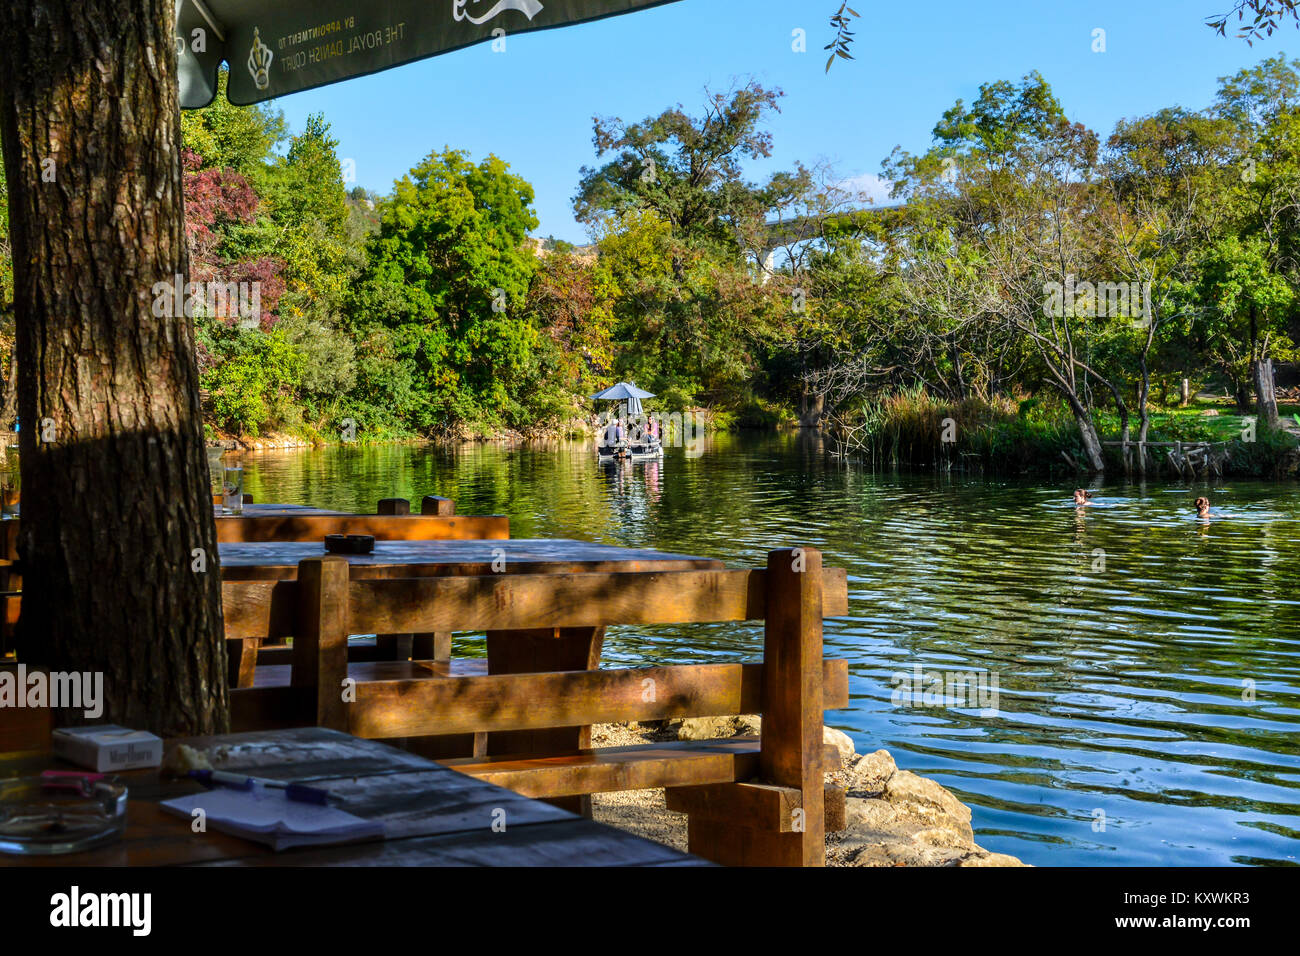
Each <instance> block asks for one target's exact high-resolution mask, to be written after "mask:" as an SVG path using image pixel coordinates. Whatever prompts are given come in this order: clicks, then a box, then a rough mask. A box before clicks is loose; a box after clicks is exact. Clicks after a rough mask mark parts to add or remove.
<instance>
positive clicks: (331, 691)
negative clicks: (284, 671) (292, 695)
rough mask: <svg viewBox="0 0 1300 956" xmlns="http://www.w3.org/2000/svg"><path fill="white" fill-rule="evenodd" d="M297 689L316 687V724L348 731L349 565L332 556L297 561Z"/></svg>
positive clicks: (345, 561) (295, 656) (294, 663)
mask: <svg viewBox="0 0 1300 956" xmlns="http://www.w3.org/2000/svg"><path fill="white" fill-rule="evenodd" d="M294 631H295V633H294V638H293V678H292V681H291V683H292V684H293V686H294V687H314V688H315V689H316V725H317V726H318V727H328V728H330V729H331V730H342V731H346V730H347V729H348V718H347V704H345V703H344V702H343V680H344V678H346V677H347V676H348V562H347V559H346V558H342V557H337V556H330V557H325V558H307V559H305V560H303V561H300V562H298V625H297V627H295V628H294Z"/></svg>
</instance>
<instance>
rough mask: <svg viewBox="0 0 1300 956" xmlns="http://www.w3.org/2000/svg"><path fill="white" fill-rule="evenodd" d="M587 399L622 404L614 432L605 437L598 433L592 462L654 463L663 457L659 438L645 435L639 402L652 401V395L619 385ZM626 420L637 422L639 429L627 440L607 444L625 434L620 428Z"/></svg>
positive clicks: (630, 386)
mask: <svg viewBox="0 0 1300 956" xmlns="http://www.w3.org/2000/svg"><path fill="white" fill-rule="evenodd" d="M591 397H592V398H594V399H597V400H600V401H607V402H626V404H625V405H624V406H623V408H622V414H621V415H620V416H619V418H618V420H617V422H618V424H619V429H618V431H610V432H608V433H606V432H603V431H602V432H601V434H600V437H599V438H598V439H597V441H596V458H597V459H598V460H599V461H600V462H601V464H607V463H609V462H614V461H657V460H658V459H660V458H662V457H663V456H664V446H663V443H662V442H661V441H660V440H659V437H658V436H657V435H651V434H648V433H647V432H646V431H645V428H644V426H645V421H644V418H643V413H642V410H641V399H643V398H654V397H655V396H654V392H647V391H645V390H644V389H640V388H637V387H636V386H635V385H633V384H631V383H629V382H619V383H618V384H617V385H615V386H613V387H612V388H607V389H605V390H604V391H603V392H597V393H596V394H595V395H592V396H591ZM629 419H640V420H641V424H640V426H638V427H636V428H634V429H633V430H632V435H633V437H632V438H630V439H629V438H623V439H622V440H621V441H617V442H614V441H609V438H610V437H611V436H612V435H614V434H620V435H626V434H627V431H626V430H625V429H623V427H622V424H623V422H625V421H627V420H629Z"/></svg>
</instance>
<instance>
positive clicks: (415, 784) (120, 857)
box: [0, 728, 709, 867]
mask: <svg viewBox="0 0 1300 956" xmlns="http://www.w3.org/2000/svg"><path fill="white" fill-rule="evenodd" d="M180 742H181V741H169V742H168V746H169V748H170V747H172V746H174V745H175V744H176V743H180ZM184 742H185V743H189V744H190V745H191V746H195V747H202V748H205V749H207V748H212V747H215V746H218V745H220V746H224V747H227V748H228V753H229V756H228V758H227V759H226V760H225V761H223V762H221V763H219V764H218V767H219V769H222V770H231V771H236V772H243V773H248V774H250V775H254V776H259V777H268V778H272V779H276V780H293V781H297V782H301V783H307V782H311V783H314V784H315V785H317V786H321V787H324V788H326V789H328V790H329V791H330V792H331V793H333V794H335V795H336V797H337V798H338V799H336V800H335V801H334V806H337V807H339V808H340V809H343V810H346V811H347V812H349V813H353V814H355V815H356V816H359V817H365V818H367V819H372V820H382V821H383V822H384V827H385V831H386V836H385V838H384V839H383V840H375V841H370V842H365V843H354V844H348V845H346V846H331V847H314V848H300V849H292V850H285V851H283V852H281V853H275V852H274V851H272V850H271V849H270V848H268V847H265V846H263V845H262V844H260V843H254V842H252V841H250V840H244V839H241V838H239V837H233V836H228V835H226V834H223V833H218V832H216V831H214V830H209V831H208V832H207V833H193V832H191V829H190V821H189V820H188V819H186V818H184V817H180V816H176V815H174V814H171V813H167V812H166V811H164V810H162V809H161V808H160V807H159V806H158V803H159V801H161V800H167V799H170V798H172V797H179V796H183V795H186V794H190V793H196V792H200V791H201V790H202V789H203V788H202V787H200V786H199V785H198V784H196V783H195V782H193V781H191V780H164V779H162V778H161V776H160V774H159V771H157V770H133V771H128V772H126V773H123V774H121V775H120V776H121V777H122V778H123V779H124V780H125V781H126V784H127V787H128V788H129V791H130V798H129V809H128V822H127V830H126V834H125V835H124V837H123V838H122V839H121V840H119V841H117V842H115V843H112V844H109V845H107V846H103V847H99V848H97V849H94V850H89V851H87V852H85V853H77V854H69V855H64V856H50V857H22V856H11V855H9V854H4V853H0V866H14V867H26V866H175V865H187V864H200V865H208V866H353V865H361V866H375V865H379V866H701V865H709V864H707V863H706V861H704V860H701V859H699V858H698V857H692V856H688V855H687V854H685V853H681V852H678V851H677V850H673V849H670V848H669V847H665V846H662V845H660V844H658V843H653V842H651V841H649V840H645V839H642V838H641V837H638V836H634V835H633V834H630V833H625V832H624V831H622V830H617V829H614V828H613V827H609V826H605V825H604V824H600V823H594V822H593V821H591V820H584V819H582V818H581V817H577V816H574V815H573V814H571V813H568V812H567V811H565V810H561V809H559V808H557V807H555V806H552V805H551V804H548V803H544V802H542V801H540V800H532V799H529V798H528V797H521V796H519V795H518V794H516V793H513V792H511V791H509V790H504V789H502V788H501V787H497V786H494V785H493V784H490V783H485V782H483V781H480V780H475V779H474V778H472V777H468V776H465V775H464V774H461V773H457V772H456V771H454V770H451V769H449V768H447V767H443V766H440V765H439V764H436V763H434V762H433V761H430V760H425V759H423V758H421V757H417V756H415V755H414V754H409V753H405V752H403V751H401V750H397V749H395V748H393V747H389V746H387V745H385V744H382V743H379V742H378V741H373V740H359V739H357V738H355V737H350V736H348V735H347V734H342V733H339V732H337V731H333V730H323V729H320V728H304V729H301V730H283V731H271V732H263V733H252V734H227V735H225V736H221V737H202V738H193V739H190V740H187V741H184ZM53 767H57V768H58V769H68V767H69V765H67V764H61V763H60V762H58V761H56V760H54V759H53V758H51V757H49V756H48V755H31V754H25V755H0V777H6V776H20V775H35V774H39V773H40V772H41V771H42V770H45V769H50V768H53ZM503 814H504V816H503ZM494 821H503V822H504V823H505V829H504V830H501V829H500V825H499V824H498V827H497V829H496V830H494V829H493V822H494Z"/></svg>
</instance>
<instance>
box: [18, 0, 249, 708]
mask: <svg viewBox="0 0 1300 956" xmlns="http://www.w3.org/2000/svg"><path fill="white" fill-rule="evenodd" d="M173 16H174V11H173V5H172V0H6V2H5V3H3V4H0V44H2V45H3V46H2V47H0V48H2V49H3V50H4V54H3V56H2V57H0V133H2V134H3V144H4V153H5V162H6V171H7V175H8V181H9V190H10V197H9V199H10V228H11V233H12V240H13V255H14V267H15V312H16V317H17V345H16V347H17V352H18V364H19V383H18V407H19V415H20V417H21V421H22V430H21V432H20V449H19V453H20V458H21V465H22V482H23V502H22V509H23V512H22V538H21V542H20V553H21V558H22V562H23V585H24V591H23V603H22V620H21V622H20V624H19V633H18V644H19V650H20V653H21V654H22V655H23V657H24V658H25V659H27V660H30V661H33V662H36V663H43V664H46V665H48V666H49V667H51V668H53V669H57V670H78V671H101V672H103V674H104V692H105V698H106V711H105V716H106V717H107V718H109V719H110V720H113V721H115V722H119V723H124V724H127V725H129V726H134V727H143V728H148V729H150V730H153V731H155V732H158V733H162V734H178V733H208V732H219V731H222V730H224V729H225V728H226V726H227V723H228V716H227V712H228V703H227V692H226V679H225V666H224V665H225V653H224V651H225V649H224V646H223V641H222V638H221V607H220V599H221V595H220V579H219V574H220V572H219V569H218V566H217V560H216V558H217V552H216V535H215V528H214V525H213V516H212V507H211V499H210V498H209V490H208V474H207V464H206V458H205V455H204V451H203V430H202V429H203V426H202V421H201V418H200V413H199V392H198V370H197V367H196V364H195V359H194V329H193V324H192V322H191V320H190V319H188V318H185V317H184V316H183V315H182V316H180V317H174V316H168V317H163V318H156V317H155V316H154V315H153V311H152V304H153V301H154V295H153V293H152V289H153V287H154V285H155V283H158V282H167V281H171V279H172V277H173V276H175V275H177V274H182V275H185V274H187V273H188V261H187V260H188V257H187V253H186V247H185V232H184V228H183V216H182V212H183V209H182V191H181V164H180V157H179V150H178V145H179V136H180V111H179V107H178V100H177V87H176V53H175V49H174V47H173V45H172V42H173V41H172V21H173ZM43 432H44V433H45V435H42V433H43ZM44 439H48V440H44ZM196 549H199V551H200V552H201V555H199V557H201V558H202V560H203V561H205V562H206V570H203V571H197V570H194V568H195V566H196V562H197V560H198V558H196V556H195V552H196ZM60 717H61V719H71V718H72V715H68V714H65V715H60Z"/></svg>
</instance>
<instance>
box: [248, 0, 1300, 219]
mask: <svg viewBox="0 0 1300 956" xmlns="http://www.w3.org/2000/svg"><path fill="white" fill-rule="evenodd" d="M852 5H853V6H854V8H855V9H856V10H858V12H859V13H861V14H862V17H863V18H862V20H861V21H859V25H858V27H857V34H858V37H857V43H856V45H855V50H854V55H855V56H856V58H857V59H856V60H854V61H853V62H847V61H840V62H838V63H836V65H835V66H834V67H833V68H832V69H831V72H830V74H829V75H827V74H826V73H825V72H824V66H825V62H826V57H825V55H824V54H823V51H822V49H821V48H822V46H823V45H825V44H826V43H827V42H829V40H830V29H829V26H828V24H827V18H828V16H829V14H830V13H831V12H832V9H833V8H834V7H836V6H838V3H836V2H835V0H681V2H679V3H673V4H669V5H667V6H664V7H658V8H655V9H651V10H648V11H643V12H640V13H635V14H630V15H628V16H623V17H615V18H612V19H608V20H604V21H600V22H597V23H593V24H586V25H582V26H576V27H569V28H565V29H560V30H549V31H542V32H540V33H536V34H531V35H529V34H521V35H519V36H516V37H509V38H508V39H507V41H506V50H505V52H504V53H494V52H492V50H491V48H490V47H489V46H488V45H486V44H485V45H482V46H478V47H474V48H470V49H467V50H462V51H459V52H457V53H451V54H448V55H446V56H441V57H434V58H433V59H430V60H425V61H422V62H420V63H414V64H410V65H408V66H404V67H399V68H398V69H395V70H389V71H387V72H384V73H379V74H375V75H373V76H369V77H363V78H361V79H355V80H350V81H348V82H346V83H339V84H335V85H333V86H328V87H324V88H322V89H318V90H312V91H309V92H305V93H298V94H295V95H293V96H287V97H284V98H282V99H280V100H278V101H276V102H275V104H274V105H275V106H278V107H279V108H280V109H283V110H284V112H285V115H286V117H287V118H288V120H289V122H290V124H291V126H292V128H293V129H294V130H300V129H302V127H303V126H304V124H305V121H306V117H307V114H308V113H313V112H323V113H324V114H325V116H326V119H328V120H329V122H330V123H331V124H332V126H333V129H334V133H335V135H336V136H337V137H338V139H339V155H340V156H341V157H345V158H348V159H351V160H353V162H354V163H355V169H356V181H357V183H359V184H360V185H362V186H365V187H367V188H370V189H374V190H376V191H377V192H380V193H385V192H387V191H388V190H389V188H390V187H391V185H392V182H393V180H394V179H396V178H398V177H400V176H401V175H403V174H404V173H405V172H406V171H407V170H408V169H410V167H411V166H413V165H414V164H415V163H417V162H418V161H419V160H420V159H421V158H423V157H424V156H426V155H427V154H428V153H429V152H430V151H431V150H434V149H441V148H442V147H443V146H445V145H450V146H453V147H456V148H460V149H465V150H468V151H469V152H470V153H471V155H473V156H475V157H482V156H484V155H486V154H488V153H490V152H491V153H496V154H497V155H498V156H500V157H502V158H503V159H505V160H506V161H507V162H509V163H510V164H511V167H512V169H513V170H514V171H515V172H516V173H518V174H519V175H521V176H523V177H524V178H525V179H527V180H528V181H529V182H531V183H532V184H533V187H534V189H535V190H536V193H537V200H536V209H537V216H538V218H539V219H540V220H541V225H540V227H539V228H538V229H537V230H536V234H537V235H543V236H544V235H548V234H554V235H556V236H558V237H560V238H563V239H568V240H570V241H573V242H583V241H585V240H586V238H587V237H586V233H585V231H584V229H583V227H582V226H581V225H580V224H578V223H577V222H576V221H575V220H574V218H573V212H572V208H571V198H572V196H573V194H574V192H575V191H576V186H577V182H578V170H579V168H580V167H581V166H582V165H583V164H584V163H585V164H593V163H594V162H595V152H594V150H593V148H592V145H591V133H592V130H591V119H592V116H593V115H596V114H599V115H602V116H604V115H612V116H621V117H623V118H624V119H628V120H638V119H642V118H644V117H646V116H648V115H651V114H655V113H658V112H660V111H661V110H663V109H664V108H666V107H668V106H671V105H673V104H676V103H681V104H683V105H684V106H685V107H686V108H687V109H688V111H690V112H693V113H696V112H698V111H699V104H700V102H701V101H702V98H703V91H704V89H705V88H706V87H708V88H710V89H718V90H725V89H727V88H728V87H730V86H731V85H732V84H733V83H735V82H736V81H737V80H742V81H743V80H744V79H746V78H749V77H753V78H754V79H756V80H758V81H759V82H761V83H763V84H764V85H766V86H777V87H780V88H781V89H783V90H784V91H785V93H786V97H785V99H784V100H783V101H782V113H781V114H780V115H779V116H776V117H775V118H774V119H773V121H772V122H771V123H770V125H769V128H770V130H771V132H772V134H773V136H774V139H775V152H774V154H773V157H772V159H771V160H769V161H767V162H765V163H763V164H760V165H758V166H755V167H754V168H753V170H752V172H753V174H754V177H755V178H760V177H761V176H762V175H764V171H765V170H767V171H770V170H774V169H777V168H781V167H783V166H789V165H791V164H793V162H794V161H795V160H802V161H803V162H804V163H806V164H812V163H816V162H829V163H832V164H833V165H834V167H835V169H836V170H837V172H838V174H839V175H840V176H842V177H843V178H845V179H853V178H856V177H864V178H863V179H861V180H858V181H859V182H860V183H861V184H863V185H869V184H870V183H871V182H872V181H871V179H870V178H869V177H871V176H873V175H874V174H876V173H878V172H879V169H880V162H881V160H882V159H884V158H885V157H886V156H887V155H888V154H889V152H890V151H891V150H892V149H893V148H894V146H896V145H901V146H903V148H905V149H908V150H912V151H918V150H921V149H924V148H925V147H926V146H927V145H928V143H929V141H930V130H931V129H932V128H933V127H934V124H935V122H936V120H938V118H939V116H940V114H941V113H942V112H943V111H944V110H945V109H947V108H948V107H949V106H951V105H952V104H953V103H954V102H955V101H956V100H957V99H958V98H963V99H966V100H967V101H969V100H970V99H971V98H973V96H974V95H975V94H976V93H977V91H978V88H979V85H980V83H983V82H988V81H991V80H997V79H1017V78H1019V77H1020V76H1022V75H1024V74H1025V73H1026V72H1028V71H1030V70H1033V69H1037V70H1039V71H1041V72H1042V73H1043V75H1044V76H1045V77H1046V78H1047V80H1048V82H1049V83H1051V84H1052V86H1053V88H1054V89H1055V91H1056V94H1057V96H1058V97H1059V98H1060V100H1061V102H1062V104H1063V105H1064V107H1065V109H1066V111H1067V113H1069V115H1070V117H1071V118H1072V119H1074V120H1076V121H1079V122H1083V123H1085V124H1087V125H1088V126H1090V127H1092V128H1093V129H1095V130H1098V131H1099V132H1102V133H1106V132H1109V131H1110V129H1111V127H1112V126H1113V125H1114V123H1115V121H1116V120H1117V119H1120V118H1121V117H1126V116H1138V115H1141V114H1144V113H1149V112H1151V111H1153V110H1156V109H1159V108H1160V107H1163V106H1171V105H1176V104H1177V105H1182V106H1186V107H1189V108H1201V107H1204V106H1207V105H1209V103H1210V102H1211V100H1212V98H1213V96H1214V92H1215V90H1216V89H1217V79H1218V77H1220V76H1223V75H1225V74H1229V73H1233V72H1236V71H1237V70H1238V69H1241V68H1242V67H1244V66H1249V65H1251V64H1253V63H1256V62H1258V61H1259V60H1260V59H1262V58H1263V57H1265V56H1269V55H1273V54H1275V53H1277V52H1278V51H1281V50H1287V49H1288V46H1289V49H1290V50H1291V51H1292V52H1293V54H1300V31H1297V30H1295V29H1294V28H1292V27H1290V26H1288V27H1287V28H1286V29H1285V30H1284V31H1282V32H1281V33H1280V34H1275V35H1274V36H1273V37H1272V38H1271V39H1269V40H1266V41H1264V42H1262V43H1256V44H1255V46H1254V47H1253V48H1251V47H1249V46H1247V45H1246V43H1245V41H1244V40H1238V39H1235V38H1233V37H1232V36H1231V35H1230V36H1229V37H1227V38H1221V37H1218V36H1216V35H1215V34H1214V33H1213V31H1211V30H1210V29H1209V28H1208V27H1206V26H1205V25H1204V18H1205V16H1207V15H1210V14H1218V13H1221V12H1223V11H1224V10H1226V9H1228V8H1229V7H1230V6H1231V2H1230V0H1094V2H1077V0H929V2H927V3H924V4H921V3H916V4H909V3H889V4H887V5H886V4H882V3H880V2H878V0H877V2H872V0H857V2H856V3H854V4H852ZM913 14H914V15H913ZM1098 28H1100V29H1103V30H1105V31H1106V35H1105V39H1106V51H1105V52H1104V53H1094V52H1093V51H1092V46H1093V31H1094V30H1095V29H1098ZM796 29H803V30H805V31H806V32H807V38H808V39H807V47H808V51H807V52H806V53H802V54H801V53H796V52H794V51H793V49H792V43H793V40H792V32H793V31H794V30H796Z"/></svg>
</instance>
